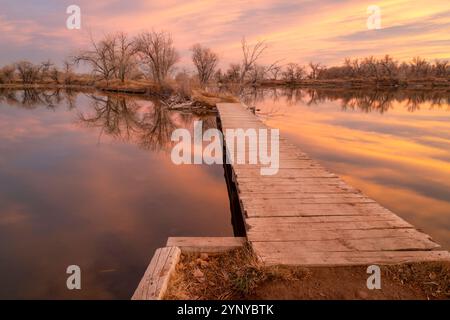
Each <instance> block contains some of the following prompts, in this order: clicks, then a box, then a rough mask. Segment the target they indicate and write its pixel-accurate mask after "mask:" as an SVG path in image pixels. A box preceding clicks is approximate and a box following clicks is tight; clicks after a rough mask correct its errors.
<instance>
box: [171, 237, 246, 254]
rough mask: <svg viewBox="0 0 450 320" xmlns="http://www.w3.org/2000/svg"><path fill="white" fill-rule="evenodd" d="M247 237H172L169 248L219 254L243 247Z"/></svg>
mask: <svg viewBox="0 0 450 320" xmlns="http://www.w3.org/2000/svg"><path fill="white" fill-rule="evenodd" d="M246 241H247V239H246V238H245V237H170V238H169V239H168V240H167V246H168V247H178V248H180V249H181V251H182V252H183V253H184V252H204V253H217V252H224V251H228V250H232V249H236V248H240V247H242V246H243V245H244V244H245V242H246Z"/></svg>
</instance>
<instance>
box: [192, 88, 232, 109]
mask: <svg viewBox="0 0 450 320" xmlns="http://www.w3.org/2000/svg"><path fill="white" fill-rule="evenodd" d="M192 100H193V101H195V102H196V103H200V104H203V105H206V106H208V107H215V106H216V104H217V103H221V102H229V103H237V102H239V99H237V98H236V97H234V96H231V95H227V94H221V93H211V92H206V91H202V90H192Z"/></svg>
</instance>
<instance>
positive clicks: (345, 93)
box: [242, 87, 450, 114]
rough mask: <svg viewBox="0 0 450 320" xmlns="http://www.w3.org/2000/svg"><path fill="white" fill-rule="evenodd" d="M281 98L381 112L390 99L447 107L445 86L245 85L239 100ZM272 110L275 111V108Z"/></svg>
mask: <svg viewBox="0 0 450 320" xmlns="http://www.w3.org/2000/svg"><path fill="white" fill-rule="evenodd" d="M281 98H283V99H284V102H285V103H286V105H296V104H305V105H308V106H311V105H316V104H322V103H324V102H327V101H339V102H340V105H341V107H342V109H343V110H358V111H361V112H367V113H368V112H378V113H381V114H382V113H385V112H387V111H388V110H390V109H392V108H393V104H394V102H396V103H400V104H403V105H404V107H405V108H406V109H407V110H408V111H410V112H414V111H417V110H420V108H421V106H422V105H424V104H427V107H429V108H432V109H433V108H439V109H442V108H446V109H447V110H450V92H449V91H446V90H427V91H421V90H367V89H366V90H354V89H305V88H288V87H278V88H247V89H246V90H244V92H243V95H242V100H243V101H244V102H245V103H246V104H247V105H251V106H254V105H258V103H261V102H263V101H273V102H277V101H280V99H281ZM275 113H276V112H275Z"/></svg>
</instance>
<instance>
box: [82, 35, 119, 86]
mask: <svg viewBox="0 0 450 320" xmlns="http://www.w3.org/2000/svg"><path fill="white" fill-rule="evenodd" d="M116 42H117V38H116V36H114V35H106V36H105V37H104V39H103V40H100V41H98V42H96V41H95V40H94V39H93V38H92V36H91V49H90V50H86V51H82V52H81V53H79V54H78V55H76V56H75V57H74V62H75V63H76V64H79V63H81V62H84V63H87V64H89V65H90V66H91V68H92V73H93V74H97V75H99V76H100V78H101V79H102V80H106V81H109V80H110V79H112V77H113V76H114V75H115V74H116V70H117V66H116V55H115V54H116V50H115V48H116Z"/></svg>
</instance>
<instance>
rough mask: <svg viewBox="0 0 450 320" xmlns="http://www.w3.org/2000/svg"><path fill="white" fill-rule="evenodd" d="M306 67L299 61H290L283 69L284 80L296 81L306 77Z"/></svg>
mask: <svg viewBox="0 0 450 320" xmlns="http://www.w3.org/2000/svg"><path fill="white" fill-rule="evenodd" d="M305 75H306V71H305V68H304V67H302V66H300V65H298V64H297V63H289V64H288V65H287V66H286V67H285V70H284V71H283V74H282V76H283V80H285V81H288V82H295V81H299V80H302V79H304V78H305Z"/></svg>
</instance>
